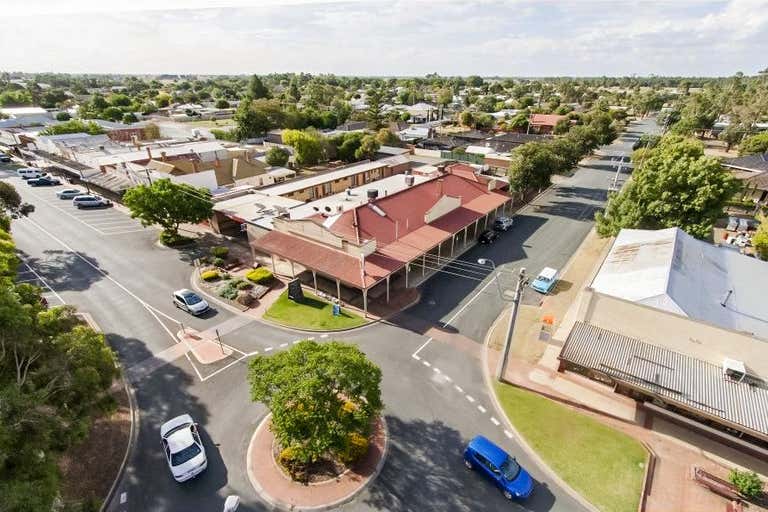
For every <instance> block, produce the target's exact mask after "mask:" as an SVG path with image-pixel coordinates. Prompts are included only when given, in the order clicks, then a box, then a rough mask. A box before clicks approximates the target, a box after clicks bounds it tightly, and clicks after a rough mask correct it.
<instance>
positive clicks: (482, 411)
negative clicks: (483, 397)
mask: <svg viewBox="0 0 768 512" xmlns="http://www.w3.org/2000/svg"><path fill="white" fill-rule="evenodd" d="M477 410H478V411H480V412H481V413H483V414H485V413H486V412H488V411H486V409H485V407H483V406H482V405H478V406H477Z"/></svg>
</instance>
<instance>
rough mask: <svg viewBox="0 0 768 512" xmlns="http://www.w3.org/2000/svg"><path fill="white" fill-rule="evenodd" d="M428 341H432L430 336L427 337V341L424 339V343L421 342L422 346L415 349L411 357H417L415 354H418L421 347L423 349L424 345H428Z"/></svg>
mask: <svg viewBox="0 0 768 512" xmlns="http://www.w3.org/2000/svg"><path fill="white" fill-rule="evenodd" d="M430 341H432V338H429V339H428V340H427V341H425V342H424V344H423V345H422V346H420V347H419V348H417V349H416V352H414V353H413V354H411V357H413V358H414V359H418V357H416V356H417V355H418V354H419V352H421V351H422V349H423V348H424V347H426V346H427V345H429V342H430Z"/></svg>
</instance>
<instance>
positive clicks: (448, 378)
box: [445, 375, 453, 382]
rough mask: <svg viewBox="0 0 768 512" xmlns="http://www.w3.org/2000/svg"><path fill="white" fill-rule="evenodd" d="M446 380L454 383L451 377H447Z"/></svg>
mask: <svg viewBox="0 0 768 512" xmlns="http://www.w3.org/2000/svg"><path fill="white" fill-rule="evenodd" d="M445 380H447V381H448V382H453V379H452V378H450V377H449V376H447V375H446V376H445Z"/></svg>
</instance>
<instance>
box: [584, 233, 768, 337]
mask: <svg viewBox="0 0 768 512" xmlns="http://www.w3.org/2000/svg"><path fill="white" fill-rule="evenodd" d="M592 288H593V289H594V290H595V291H597V292H600V293H604V294H606V295H612V296H614V297H619V298H621V299H625V300H629V301H632V302H637V303H639V304H644V305H646V306H650V307H653V308H657V309H661V310H664V311H668V312H671V313H675V314H678V315H683V316H687V317H690V318H692V319H694V320H699V321H703V322H708V323H711V324H714V325H717V326H719V327H722V328H726V329H732V330H736V331H742V332H747V333H750V334H752V335H754V336H757V337H760V338H764V339H766V340H768V303H766V302H765V300H764V295H765V290H766V289H768V263H766V262H763V261H760V260H758V259H756V258H750V257H747V256H744V255H742V254H739V253H737V252H735V251H728V250H723V249H721V248H719V247H716V246H714V245H711V244H709V243H707V242H702V241H701V240H697V239H695V238H693V237H692V236H690V235H688V234H687V233H685V232H684V231H682V230H681V229H678V228H669V229H661V230H658V231H652V230H642V229H622V230H621V231H620V232H619V235H618V237H616V240H615V241H614V243H613V246H612V247H611V250H610V252H609V253H608V255H607V256H606V258H605V260H604V261H603V264H602V266H601V267H600V270H599V271H598V273H597V275H596V276H595V278H594V280H593V281H592ZM723 302H725V306H723V305H722V303H723Z"/></svg>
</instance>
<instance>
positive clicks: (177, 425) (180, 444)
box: [160, 414, 208, 482]
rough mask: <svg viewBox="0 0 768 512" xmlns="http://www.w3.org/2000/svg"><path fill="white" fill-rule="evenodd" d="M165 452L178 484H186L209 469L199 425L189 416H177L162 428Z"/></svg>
mask: <svg viewBox="0 0 768 512" xmlns="http://www.w3.org/2000/svg"><path fill="white" fill-rule="evenodd" d="M160 438H161V439H162V441H163V451H164V452H165V458H166V460H167V461H168V467H169V468H171V474H172V475H173V478H174V480H176V481H177V482H186V481H187V480H189V479H190V478H194V477H196V476H197V475H199V474H200V473H202V472H203V471H205V468H207V467H208V459H207V457H206V456H205V447H204V446H203V442H202V440H201V439H200V433H199V432H198V429H197V423H195V422H194V421H193V420H192V416H190V415H189V414H182V415H181V416H176V417H175V418H173V419H172V420H170V421H167V422H165V423H163V426H162V427H160Z"/></svg>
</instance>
